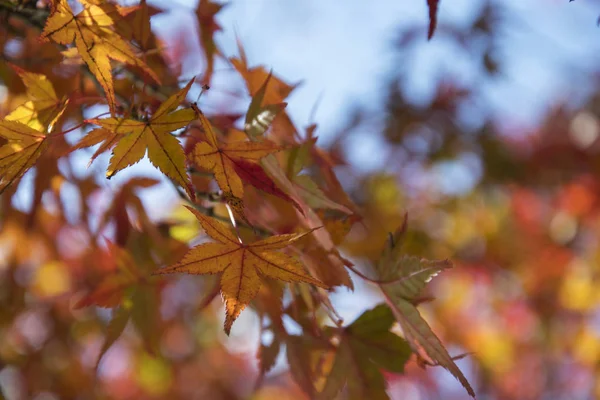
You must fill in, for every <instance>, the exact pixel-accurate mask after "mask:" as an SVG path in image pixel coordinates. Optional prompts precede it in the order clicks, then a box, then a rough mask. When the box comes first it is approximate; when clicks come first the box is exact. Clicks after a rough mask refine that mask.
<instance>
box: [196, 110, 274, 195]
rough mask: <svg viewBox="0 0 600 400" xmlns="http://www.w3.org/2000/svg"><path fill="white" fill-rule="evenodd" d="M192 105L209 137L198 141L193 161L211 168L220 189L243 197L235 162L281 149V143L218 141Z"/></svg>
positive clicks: (203, 116) (209, 125)
mask: <svg viewBox="0 0 600 400" xmlns="http://www.w3.org/2000/svg"><path fill="white" fill-rule="evenodd" d="M192 108H193V109H194V110H195V111H196V114H197V116H198V119H199V120H200V123H201V124H202V128H203V129H204V132H205V133H206V136H207V138H208V141H206V142H201V143H198V144H197V145H196V147H195V148H194V151H193V153H192V159H193V161H194V163H196V165H198V166H199V167H201V168H204V169H207V170H209V171H212V172H213V173H214V174H215V179H216V180H217V183H218V184H219V187H220V188H221V190H223V191H224V192H229V193H231V194H233V196H235V197H237V198H240V199H241V198H243V196H244V184H243V182H242V179H241V178H240V176H239V174H238V172H237V169H236V164H238V163H239V162H240V161H242V160H243V161H246V162H252V163H256V162H257V161H259V160H260V159H261V158H263V157H265V156H267V155H269V154H271V153H275V152H277V151H279V150H281V147H279V146H278V145H277V144H275V143H273V142H271V141H270V140H263V141H261V142H248V141H238V142H231V143H219V141H218V140H217V135H216V134H215V131H214V130H213V129H212V126H211V124H210V122H209V121H208V119H207V118H206V116H205V115H204V113H202V111H200V109H199V108H198V107H197V106H195V105H192Z"/></svg>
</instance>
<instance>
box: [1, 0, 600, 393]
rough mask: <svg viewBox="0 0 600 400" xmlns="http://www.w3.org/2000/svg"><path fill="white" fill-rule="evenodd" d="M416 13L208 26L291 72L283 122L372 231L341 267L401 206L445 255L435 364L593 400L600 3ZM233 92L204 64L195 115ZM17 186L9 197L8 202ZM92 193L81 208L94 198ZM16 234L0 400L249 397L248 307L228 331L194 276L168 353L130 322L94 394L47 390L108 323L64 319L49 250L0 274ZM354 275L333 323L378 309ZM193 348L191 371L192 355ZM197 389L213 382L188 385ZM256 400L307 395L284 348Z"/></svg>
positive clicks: (482, 379)
mask: <svg viewBox="0 0 600 400" xmlns="http://www.w3.org/2000/svg"><path fill="white" fill-rule="evenodd" d="M425 3H426V2H425V0H422V1H408V0H394V1H391V0H386V1H378V2H364V1H354V0H351V1H344V2H337V1H328V2H323V1H317V0H305V1H302V2H293V1H276V0H237V1H232V2H231V3H230V4H228V5H227V6H226V7H224V8H223V9H222V10H221V11H220V12H219V13H218V14H217V21H218V23H219V25H220V26H221V27H222V28H223V30H222V31H220V32H218V33H217V34H216V36H215V37H216V40H217V43H218V45H219V47H220V48H221V50H222V51H223V53H224V54H225V55H226V56H234V55H237V53H238V49H237V43H236V38H239V40H240V41H241V43H242V44H243V46H244V49H245V51H246V54H247V56H248V59H249V62H250V64H251V65H257V64H263V65H265V66H267V68H272V70H273V72H274V73H275V74H276V75H277V76H278V77H279V78H281V79H283V80H284V81H286V82H288V83H300V84H299V85H298V87H297V88H296V89H295V90H294V91H293V92H292V94H291V95H290V96H289V97H288V99H287V101H288V103H289V104H288V111H289V113H290V115H291V117H292V119H293V120H294V122H295V123H296V125H297V126H298V127H306V126H308V125H309V124H312V123H315V124H317V126H318V127H317V130H316V134H317V135H318V136H319V141H318V144H319V145H321V146H324V147H326V148H329V149H331V150H332V152H333V153H334V154H336V156H337V160H338V162H339V165H338V167H337V168H336V172H337V173H338V175H339V178H340V180H341V182H342V183H343V184H344V187H345V188H346V190H347V192H348V193H349V194H350V195H351V197H352V199H353V200H354V201H355V202H356V203H357V204H358V205H359V206H360V207H361V209H362V210H363V216H364V219H365V224H366V225H368V226H371V227H377V231H376V232H379V233H380V234H377V233H376V232H375V233H373V232H374V231H373V230H370V231H369V234H367V233H366V232H367V231H366V230H363V229H361V227H360V226H358V227H355V229H353V230H352V231H351V233H350V235H349V236H348V238H347V240H346V242H345V243H344V245H343V252H344V254H345V255H346V256H347V257H349V258H350V259H352V260H353V261H354V262H355V263H356V264H357V265H359V266H360V265H367V264H368V263H370V262H372V261H374V260H376V259H377V257H378V256H379V249H380V248H381V243H383V242H384V241H385V234H386V232H388V231H394V230H395V229H396V228H397V227H398V225H399V224H400V223H401V221H402V218H403V215H404V213H405V212H408V215H409V229H408V235H407V244H406V251H407V252H408V253H411V254H415V255H418V256H422V257H426V258H430V259H444V258H449V259H451V260H452V261H453V262H454V264H455V268H454V269H453V270H451V271H448V272H444V273H443V274H441V275H440V276H439V277H436V278H435V279H434V280H433V281H432V283H431V284H430V287H429V293H430V294H431V295H432V296H433V297H435V301H432V302H430V303H427V304H424V305H423V306H422V307H421V308H422V312H423V313H424V315H425V316H426V318H427V320H428V321H429V322H430V324H431V325H432V326H433V328H434V330H435V331H436V333H438V335H439V336H440V337H441V339H442V341H443V343H444V344H446V345H447V347H448V349H449V350H450V353H451V354H453V355H459V354H462V353H466V352H469V353H472V354H471V355H470V356H468V357H465V358H463V359H461V360H460V361H458V365H459V366H460V368H461V369H462V370H463V371H464V372H465V374H466V376H467V378H468V379H469V381H470V382H471V384H472V386H473V387H474V389H475V391H476V393H477V395H478V398H479V399H498V400H500V399H502V400H503V399H519V400H523V399H552V400H554V399H557V400H558V399H565V400H566V399H573V400H583V399H594V398H598V397H600V379H599V378H600V308H599V305H600V291H598V280H599V279H600V264H599V261H600V248H599V245H598V243H599V239H600V213H599V211H600V199H599V196H600V154H599V153H600V141H599V140H598V139H599V135H600V28H598V26H597V22H598V18H599V16H600V1H593V0H575V1H573V2H568V1H567V0H531V1H527V2H522V1H518V0H503V1H491V0H489V1H481V0H456V1H444V0H442V1H441V2H440V9H439V14H438V20H439V21H438V28H437V31H436V33H435V35H434V37H433V39H432V40H431V41H427V39H426V32H427V8H426V4H425ZM151 4H153V5H155V6H157V7H160V8H162V9H164V10H166V11H165V12H164V13H162V14H159V15H157V16H155V17H153V19H152V23H153V29H154V32H155V33H156V34H157V35H158V36H159V37H160V38H161V39H163V40H164V42H165V43H166V45H167V46H168V47H167V48H168V49H170V50H169V51H170V52H171V55H172V57H173V59H175V60H179V61H180V62H181V68H182V75H183V76H188V77H191V76H194V75H198V74H201V73H202V72H203V70H204V68H205V65H206V64H205V61H204V59H203V57H202V52H201V48H200V46H201V45H200V42H199V39H198V35H197V33H196V29H197V25H196V24H197V22H196V17H195V16H194V15H193V9H194V7H195V4H192V3H187V2H184V1H182V0H180V1H171V2H169V3H168V4H165V3H163V2H153V3H151ZM7 49H8V50H10V48H9V47H5V49H4V51H5V52H6V51H8V50H7ZM13 50H14V49H13ZM195 94H197V93H195ZM248 101H249V98H248V97H247V94H246V88H245V86H244V82H243V81H242V80H241V79H240V77H239V76H238V75H237V74H236V73H235V70H234V69H233V67H232V66H231V65H230V64H229V63H228V62H227V61H225V60H219V61H218V62H217V64H216V66H215V74H214V77H213V81H212V84H211V89H210V90H209V91H208V92H207V93H204V94H203V95H202V97H201V100H200V103H199V104H200V106H201V107H202V108H203V110H205V111H206V112H207V113H209V114H210V113H226V112H229V113H232V114H235V113H243V112H244V111H245V110H246V109H247V105H248ZM88 160H89V154H82V155H81V157H80V159H79V158H78V156H77V155H75V156H74V158H73V164H72V167H73V170H74V171H78V170H79V169H81V170H82V171H85V172H81V173H79V172H73V174H74V176H77V177H78V179H79V178H80V179H88V178H89V177H93V176H96V175H98V174H99V173H100V175H101V172H100V171H101V169H102V167H103V166H105V165H106V158H104V159H103V158H102V157H100V158H99V160H98V161H96V166H97V169H94V168H95V167H92V168H91V169H86V165H87V162H88ZM98 165H99V167H98ZM132 176H152V177H155V178H157V179H160V176H159V174H158V173H156V171H154V170H153V169H152V168H151V167H150V166H149V164H148V163H146V164H144V163H140V164H139V165H136V166H135V167H134V168H131V169H130V170H127V171H124V172H123V173H121V174H119V175H118V176H116V177H115V178H113V179H112V180H111V181H110V182H106V181H104V180H100V179H98V180H97V185H99V187H100V188H101V189H102V190H103V191H105V192H106V193H108V194H107V195H106V196H109V195H112V194H114V193H116V192H117V191H118V190H119V189H118V188H120V187H121V185H122V184H123V183H124V182H127V181H128V180H129V179H131V177H132ZM32 179H33V178H32V177H31V176H29V175H28V176H26V177H25V178H24V179H23V183H22V184H21V186H20V187H19V190H18V191H17V192H16V194H15V196H14V198H13V200H12V206H13V207H15V208H16V209H18V210H21V211H23V212H24V213H26V212H27V211H28V209H29V207H31V204H32V201H33V199H32V196H31V194H30V193H31V190H32V189H31V188H32V185H33V183H32ZM90 179H91V178H90ZM139 193H140V196H141V199H142V201H143V204H144V205H145V206H146V207H147V208H148V210H149V216H150V218H151V220H152V221H162V220H164V219H165V218H167V219H168V218H177V217H178V216H180V214H178V196H177V194H176V192H175V191H174V190H173V189H172V187H171V186H170V185H169V184H168V183H166V182H163V184H160V185H156V186H153V187H151V188H147V189H144V190H141V191H140V192H139ZM64 196H67V198H68V196H69V194H68V193H67V194H65V195H64ZM102 196H103V195H102V194H100V195H98V199H97V200H96V203H94V204H95V205H96V206H97V208H93V209H91V210H88V211H90V213H91V214H96V215H101V214H102V207H103V205H104V208H106V204H105V203H103V201H102V199H103V197H102ZM67 214H68V213H67ZM67 219H68V215H67ZM142 225H143V224H142ZM76 226H77V223H76V222H73V226H72V227H71V230H70V231H69V230H67V231H65V232H55V233H56V234H59V233H60V234H61V235H67V236H68V237H69V238H70V239H69V243H70V246H71V247H74V248H75V249H73V248H71V249H70V250H68V251H67V253H69V252H71V253H73V254H75V253H77V252H78V251H83V250H82V249H78V248H77V246H79V247H81V248H83V247H85V246H86V243H85V240H83V239H82V240H81V241H82V242H81V243H79V242H78V237H79V236H78V231H77V229H76ZM20 234H24V233H22V232H21V231H20V228H19V227H18V226H15V227H12V228H11V229H7V225H6V224H5V226H4V228H3V233H2V234H0V269H3V271H4V272H2V274H3V275H2V282H1V286H0V301H1V305H2V307H3V309H4V310H5V311H3V313H4V316H3V325H2V331H1V334H0V336H1V337H3V338H4V339H3V340H2V342H3V344H0V355H1V356H2V359H3V360H6V359H8V358H10V359H11V360H12V359H13V358H15V357H16V358H17V359H19V360H21V362H20V363H14V362H11V363H10V365H4V362H3V365H0V368H2V369H1V370H0V386H1V387H2V389H3V392H4V394H5V395H6V397H7V398H9V399H25V398H35V399H36V400H42V399H43V400H49V399H59V398H61V399H62V398H82V399H83V398H119V399H121V398H123V399H125V398H164V397H165V396H172V395H173V393H177V394H178V395H180V396H182V398H198V399H211V398H215V399H218V398H227V399H241V398H248V396H250V393H252V387H253V385H254V381H253V380H254V377H255V376H256V374H257V371H256V360H255V353H256V349H257V345H258V342H259V340H260V337H259V322H258V319H257V317H256V315H255V314H253V313H252V312H251V311H247V312H245V313H244V314H242V316H241V317H240V319H239V321H238V322H237V323H236V326H235V327H234V329H233V331H232V334H231V336H230V337H226V336H225V335H224V334H222V333H221V332H220V330H219V329H218V327H219V326H220V324H221V322H222V318H223V317H222V314H223V312H222V304H221V303H220V302H219V301H215V302H214V303H213V304H211V306H210V307H208V308H206V309H205V310H203V311H202V313H201V315H197V314H196V313H194V308H195V307H197V306H198V303H200V302H201V300H202V298H203V294H204V293H205V292H206V287H207V286H206V285H205V282H204V281H203V280H200V279H198V280H195V279H180V280H174V281H173V282H172V283H170V284H169V285H168V286H167V287H166V288H165V289H164V292H163V293H164V294H163V301H164V304H163V305H162V308H161V312H162V313H163V315H164V316H165V318H166V319H168V318H170V316H171V317H172V316H173V315H175V314H177V315H178V316H182V318H181V319H180V320H179V322H178V323H177V324H172V325H170V326H169V327H168V328H167V329H166V330H165V332H166V333H165V334H164V335H163V336H162V337H160V338H158V339H157V340H159V341H160V345H161V349H162V351H163V353H164V355H165V357H166V358H165V359H167V360H170V362H166V361H165V359H160V358H153V357H151V356H149V355H148V354H147V353H146V352H145V351H144V349H143V346H142V345H141V344H140V342H139V339H138V338H137V337H136V335H135V334H134V333H133V332H130V331H129V330H128V331H126V334H125V335H124V337H123V338H121V339H119V340H118V341H117V342H116V343H115V345H114V346H113V348H111V349H110V350H109V351H108V353H107V354H106V356H105V358H104V359H103V361H102V363H101V365H100V369H99V378H98V379H99V382H100V383H99V385H100V386H101V387H102V389H101V390H100V389H98V390H99V392H98V393H103V394H104V395H105V396H106V397H96V396H100V395H99V394H97V393H96V394H93V393H91V394H89V396H88V395H86V394H80V393H79V394H77V395H75V394H73V393H69V392H68V391H64V392H61V391H60V390H59V389H56V391H52V390H46V389H43V388H47V387H53V386H52V385H51V384H50V383H48V382H45V380H52V379H58V380H60V379H64V380H66V381H69V380H77V379H82V380H86V379H87V380H89V379H92V378H91V377H90V376H89V375H87V374H85V373H83V372H81V371H79V372H78V371H77V365H82V366H83V367H85V368H88V369H89V368H93V366H94V363H95V358H96V356H97V354H98V351H99V349H100V346H101V344H102V340H103V339H102V338H103V337H102V331H101V329H100V328H99V327H100V326H101V322H102V321H106V320H107V319H108V318H109V313H108V311H106V310H102V309H97V310H83V311H79V312H78V314H77V313H76V314H75V315H74V316H73V315H71V314H69V315H68V316H65V315H66V314H65V313H71V312H72V311H69V310H70V308H69V304H72V301H73V300H72V299H71V296H72V293H71V287H70V284H71V283H70V279H71V277H70V273H69V272H67V271H69V270H68V269H67V268H66V267H64V266H63V265H59V264H56V263H52V262H46V261H47V260H50V259H52V256H51V254H52V252H53V251H59V252H60V251H66V250H64V249H62V250H61V249H50V250H47V251H46V252H42V253H40V254H42V255H40V260H38V261H40V262H39V263H37V264H35V263H32V262H29V263H28V268H27V269H25V271H26V272H21V273H19V274H16V275H15V274H12V273H9V272H7V271H10V268H11V267H10V262H9V259H10V260H12V258H11V257H12V254H13V253H14V249H15V248H16V246H17V245H16V242H17V241H18V239H15V238H18V237H19V236H18V235H20ZM47 245H48V244H47V243H46V244H45V246H47ZM3 253H4V254H3ZM71 253H69V254H71ZM34 264H35V265H34ZM40 265H41V266H40ZM9 277H11V278H10V279H9ZM353 278H354V280H355V285H356V286H357V288H356V290H355V291H354V292H353V293H351V292H349V291H346V289H338V290H337V292H336V293H335V294H334V295H333V297H332V298H333V303H334V305H335V306H336V308H337V309H338V311H339V312H340V314H341V316H342V317H343V318H344V319H347V320H349V321H351V320H352V319H353V318H355V317H356V316H358V315H359V314H360V313H361V312H362V311H364V310H365V309H367V308H370V307H371V306H373V305H375V304H377V303H379V302H380V301H381V298H380V297H379V296H378V294H377V292H376V290H375V288H374V287H372V286H370V285H369V284H367V283H364V282H362V281H361V280H360V278H358V277H356V276H353ZM15 298H18V299H21V300H20V301H21V302H22V303H19V304H16V303H15ZM57 304H58V305H57ZM15 309H16V310H17V311H16V312H15V313H12V314H11V311H10V310H15ZM63 314H65V315H63ZM73 321H75V322H73ZM90 327H92V328H90ZM94 329H96V333H95V334H90V333H89V332H90V331H92V332H93V331H94ZM81 332H85V334H83V333H81ZM66 337H71V342H69V341H67V339H65V338H66ZM73 338H74V339H73ZM73 340H74V343H76V344H75V345H73V344H72V343H73V342H72V341H73ZM67 343H71V344H67ZM199 352H200V353H201V354H202V360H203V361H202V363H198V362H195V361H194V360H195V357H196V355H197V354H198V353H199ZM11 357H12V358H11ZM387 378H388V382H389V390H388V392H389V394H390V397H391V398H393V399H407V400H427V399H464V398H467V394H466V393H465V392H464V389H462V388H461V387H460V385H459V384H458V382H456V381H455V380H454V378H453V377H452V376H451V375H450V374H449V373H447V372H446V371H445V370H443V369H441V368H427V369H426V370H423V369H421V368H420V367H418V366H417V365H416V363H414V362H410V363H409V364H408V365H407V369H406V373H405V374H404V375H389V376H387ZM203 380H205V381H206V382H210V384H211V385H207V387H209V386H210V387H211V390H214V392H208V393H198V392H197V391H195V390H196V388H197V385H198V382H199V381H203ZM36 386H38V387H39V388H42V389H43V390H42V391H41V392H40V391H39V390H37V391H36V390H35V389H31V388H32V387H33V388H35V387H36ZM68 386H69V385H68V384H65V386H64V387H68ZM93 386H94V385H91V386H90V387H93ZM58 387H62V386H60V385H59V386H58ZM175 387H176V388H177V389H174V388H175ZM214 388H216V389H214ZM65 390H66V389H65ZM69 396H72V397H69ZM254 397H255V398H257V399H271V398H277V399H285V398H290V399H295V398H302V394H301V391H300V390H299V389H298V388H296V387H295V386H294V384H293V383H292V381H291V380H290V379H289V376H288V373H287V366H286V362H285V357H283V356H280V359H279V360H278V362H277V364H276V367H275V368H274V369H273V370H272V371H271V372H270V373H269V374H268V375H267V376H266V377H265V386H264V387H263V389H261V391H260V392H258V393H255V394H254Z"/></svg>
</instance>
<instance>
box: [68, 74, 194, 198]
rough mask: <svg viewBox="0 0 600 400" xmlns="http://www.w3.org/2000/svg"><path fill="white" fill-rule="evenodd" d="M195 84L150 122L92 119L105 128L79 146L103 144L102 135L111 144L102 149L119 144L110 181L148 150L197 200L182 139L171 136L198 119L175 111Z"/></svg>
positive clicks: (163, 106) (187, 112) (162, 107)
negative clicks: (186, 165) (189, 176)
mask: <svg viewBox="0 0 600 400" xmlns="http://www.w3.org/2000/svg"><path fill="white" fill-rule="evenodd" d="M193 82H194V80H193V79H192V80H191V81H190V82H189V83H188V84H187V85H186V86H185V87H184V88H183V89H181V90H180V91H179V92H177V93H175V94H174V95H173V96H171V97H169V98H168V99H167V100H165V102H164V103H162V104H161V105H160V107H158V109H157V110H156V112H154V114H152V116H151V117H150V118H149V119H148V120H146V121H139V120H134V119H127V118H114V117H113V118H104V119H91V120H89V121H88V122H90V123H92V124H95V125H99V126H101V127H102V129H101V130H100V131H99V130H94V131H92V132H91V133H89V134H88V135H90V134H91V135H93V136H92V137H91V138H90V139H87V140H86V137H87V136H86V137H84V139H83V140H82V142H83V144H82V142H80V144H78V146H79V147H86V146H91V145H93V144H96V143H99V142H100V141H101V140H102V135H105V144H106V143H108V144H106V145H104V144H103V145H102V146H101V149H103V150H106V149H108V148H109V147H110V146H111V145H112V144H114V143H117V145H116V146H115V148H114V149H113V153H112V157H111V158H110V162H109V165H108V170H107V171H106V177H107V178H111V177H112V176H113V175H115V174H116V173H117V172H118V171H120V170H122V169H123V168H125V167H128V166H130V165H133V164H135V163H137V162H138V161H140V160H141V159H142V157H144V154H146V150H148V158H149V159H150V162H151V163H152V164H153V165H154V166H156V167H157V168H158V169H159V170H160V171H161V172H162V173H164V174H165V175H167V176H168V177H170V178H172V179H173V180H174V181H175V182H177V183H178V184H179V185H181V186H182V187H184V188H185V189H186V190H187V192H188V194H189V195H190V197H192V198H193V197H194V193H193V190H192V188H191V185H190V183H189V178H188V176H187V172H186V170H185V154H184V152H183V148H182V147H181V144H180V143H179V140H177V138H176V137H174V136H173V135H171V134H170V133H171V132H173V131H175V130H177V129H180V128H183V127H184V126H186V125H187V124H189V123H190V122H191V121H192V120H193V119H194V117H195V112H194V111H193V110H192V109H189V108H184V109H181V110H177V111H174V110H175V109H176V108H177V107H178V106H179V104H180V103H181V102H182V101H183V100H184V99H185V96H186V95H187V92H188V90H190V87H191V86H192V83H193ZM173 111H174V112H173ZM115 135H117V136H115Z"/></svg>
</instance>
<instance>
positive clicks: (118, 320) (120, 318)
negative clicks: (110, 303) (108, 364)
mask: <svg viewBox="0 0 600 400" xmlns="http://www.w3.org/2000/svg"><path fill="white" fill-rule="evenodd" d="M129 316H130V311H129V310H128V309H127V308H125V307H118V308H116V309H115V310H114V311H113V315H112V318H111V320H110V322H109V323H108V326H107V327H106V336H105V337H104V343H102V348H101V349H100V354H98V360H97V361H96V369H98V366H99V365H100V361H101V360H102V357H103V356H104V354H106V352H107V351H108V349H110V347H111V346H112V345H113V344H114V343H115V342H116V341H117V339H118V338H119V337H120V336H121V334H122V333H123V331H124V330H125V327H126V326H127V322H129Z"/></svg>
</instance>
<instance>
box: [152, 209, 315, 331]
mask: <svg viewBox="0 0 600 400" xmlns="http://www.w3.org/2000/svg"><path fill="white" fill-rule="evenodd" d="M187 208H188V209H189V210H190V211H191V212H193V213H194V215H196V218H198V221H199V222H200V225H202V227H203V228H204V230H205V232H206V234H207V235H208V236H210V237H211V238H213V239H214V240H216V241H217V242H218V243H205V244H201V245H199V246H196V247H194V248H192V249H190V250H189V251H188V252H187V254H186V255H185V256H184V257H183V259H182V260H181V261H180V262H179V263H177V264H174V265H171V266H169V267H166V268H163V269H161V270H158V271H156V272H155V274H171V273H176V272H184V273H188V274H198V275H205V274H217V273H222V274H223V275H222V276H221V293H222V295H223V297H224V299H225V307H226V315H227V316H226V319H225V332H226V333H227V334H229V331H230V330H231V325H232V324H233V322H234V321H235V320H236V318H237V317H238V316H239V315H240V313H241V312H242V310H244V308H246V306H247V305H248V304H249V303H250V301H251V300H252V299H253V298H254V297H255V296H256V294H257V293H258V291H259V289H260V287H261V285H262V278H261V275H264V276H267V277H270V278H275V279H279V280H281V281H284V282H305V283H310V284H312V285H315V286H319V287H322V288H327V287H326V286H325V285H324V284H323V283H322V282H320V281H318V280H317V279H315V278H312V277H311V276H310V275H308V274H307V273H306V272H305V271H304V268H303V267H302V264H300V262H299V261H298V260H296V259H294V258H292V257H290V256H288V255H286V254H284V253H281V252H277V251H273V250H279V249H282V248H284V247H286V246H288V245H290V244H292V243H293V242H295V241H297V240H298V239H300V238H301V237H303V236H305V235H306V234H308V233H310V232H311V231H308V232H305V233H301V234H286V235H276V236H271V237H269V238H267V239H263V240H259V241H257V242H253V243H250V244H245V243H242V242H241V240H240V239H239V238H237V237H236V236H235V235H234V234H233V233H232V232H231V231H230V230H229V229H227V228H226V227H225V226H224V225H223V224H222V223H220V222H218V221H217V220H215V219H213V218H210V217H207V216H205V215H204V214H202V213H200V212H198V211H196V210H194V209H193V208H190V207H187Z"/></svg>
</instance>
